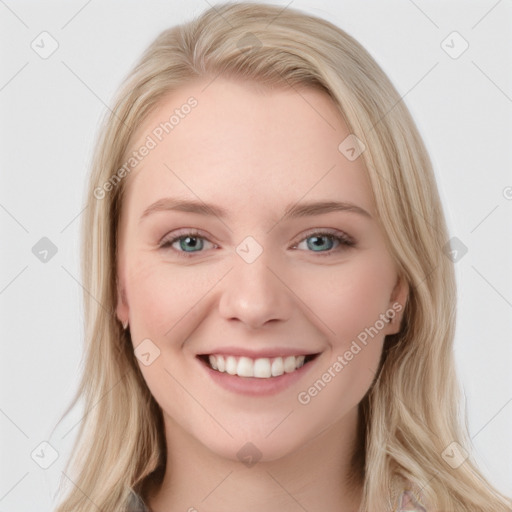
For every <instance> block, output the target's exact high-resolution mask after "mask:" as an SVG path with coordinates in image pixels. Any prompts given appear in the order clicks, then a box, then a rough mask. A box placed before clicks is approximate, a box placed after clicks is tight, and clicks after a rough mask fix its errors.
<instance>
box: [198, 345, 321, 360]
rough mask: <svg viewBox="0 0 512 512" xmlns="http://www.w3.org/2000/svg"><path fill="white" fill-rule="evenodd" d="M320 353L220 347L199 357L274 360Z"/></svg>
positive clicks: (299, 349)
mask: <svg viewBox="0 0 512 512" xmlns="http://www.w3.org/2000/svg"><path fill="white" fill-rule="evenodd" d="M319 352H320V351H319V350H318V351H311V350H305V349H301V348H293V347H291V348H290V347H283V348H279V347H271V348H266V349H260V350H251V349H248V348H240V347H219V348H215V349H211V350H209V351H208V352H200V353H198V354H197V355H198V356H205V355H212V354H214V355H224V356H235V357H250V358H251V359H259V358H269V359H270V358H272V357H279V356H284V357H288V356H312V355H315V354H318V353H319Z"/></svg>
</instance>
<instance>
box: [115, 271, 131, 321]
mask: <svg viewBox="0 0 512 512" xmlns="http://www.w3.org/2000/svg"><path fill="white" fill-rule="evenodd" d="M116 281H117V304H116V315H117V318H118V319H119V321H120V322H121V324H123V326H124V325H126V324H127V323H128V322H129V321H130V309H129V307H128V301H127V300H126V291H125V288H124V283H123V282H122V281H121V280H120V279H119V277H118V278H117V280H116Z"/></svg>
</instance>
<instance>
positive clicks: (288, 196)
mask: <svg viewBox="0 0 512 512" xmlns="http://www.w3.org/2000/svg"><path fill="white" fill-rule="evenodd" d="M349 135H350V132H349V130H348V128H347V126H346V124H345V123H344V121H343V118H342V115H341V114H340V113H339V111H338V110H337V108H336V106H335V104H334V103H333V101H332V100H331V98H330V97H329V96H328V95H327V94H326V93H324V92H322V91H319V90H316V89H300V90H298V89H293V88H284V87H281V88H276V89H269V88H264V87H261V86H257V85H255V84H252V83H248V82H241V81H235V80H229V79H224V78H217V79H214V80H213V81H198V82H196V83H192V84H189V85H187V86H184V87H182V88H181V89H178V90H177V91H173V92H172V93H170V94H168V95H167V96H166V97H165V98H163V99H162V100H161V101H160V102H159V104H158V105H157V107H156V108H155V110H154V111H153V112H152V113H151V115H150V116H149V117H148V118H147V119H146V120H145V122H144V124H143V125H142V126H141V127H140V128H139V129H138V131H137V134H136V137H134V141H135V142H134V143H133V144H132V146H131V148H130V154H131V152H132V151H138V152H139V153H141V152H140V151H139V150H140V149H141V148H142V147H143V146H147V147H150V148H151V149H150V150H149V151H143V152H144V153H145V156H143V157H141V156H140V154H139V158H140V163H138V165H137V167H136V168H135V169H134V170H133V171H132V172H131V174H130V175H129V176H128V178H127V183H126V185H127V193H126V194H125V202H126V203H127V204H125V205H124V206H125V207H126V206H127V205H128V204H129V205H131V206H128V208H130V209H134V210H137V212H138V213H139V214H140V213H141V211H142V210H143V209H144V208H145V207H147V205H148V204H150V203H151V202H153V201H156V200H158V199H161V198H162V197H165V196H180V197H187V198H191V199H196V200H197V199H199V200H204V201H206V202H210V203H215V204H219V205H223V206H224V207H225V208H226V209H228V210H229V209H232V210H233V211H235V212H237V211H241V210H246V211H247V210H248V209H253V208H254V209H256V208H257V207H259V211H262V210H264V211H268V212H269V213H270V210H276V209H277V210H279V205H281V204H289V203H292V202H295V201H299V200H301V198H304V200H308V201H312V200H317V199H321V200H349V201H351V202H353V203H356V204H359V205H360V206H361V207H362V208H365V209H367V210H368V211H371V210H372V200H371V190H370V186H369V182H368V179H367V176H366V170H365V167H364V163H363V160H362V158H357V159H356V160H349V159H347V158H346V156H345V154H344V153H342V152H341V151H340V150H339V145H340V143H342V141H344V140H345V139H346V138H347V136H349Z"/></svg>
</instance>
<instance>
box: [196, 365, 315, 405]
mask: <svg viewBox="0 0 512 512" xmlns="http://www.w3.org/2000/svg"><path fill="white" fill-rule="evenodd" d="M317 359H318V356H317V357H315V358H314V359H313V360H311V361H309V362H308V363H306V364H305V365H303V366H301V367H300V368H299V369H298V370H295V371H293V372H291V373H283V375H280V376H279V377H270V378H268V379H260V378H258V377H239V376H238V375H230V374H229V373H226V372H219V371H217V370H213V369H212V368H210V367H209V366H208V365H207V364H206V363H205V362H204V361H201V360H199V359H198V362H199V364H200V365H201V366H202V367H203V368H204V369H205V370H206V372H207V373H208V375H209V376H210V377H211V378H212V380H213V381H214V382H216V383H217V384H218V385H219V386H221V387H223V388H224V389H227V390H228V391H232V392H234V393H240V394H242V395H251V396H268V395H275V394H277V393H280V392H282V391H284V390H285V389H287V388H289V387H290V386H292V385H293V384H294V383H296V382H297V381H298V380H299V379H300V378H302V377H303V376H304V375H305V374H306V373H307V372H308V371H309V369H310V367H311V366H313V365H314V364H315V362H316V360H317Z"/></svg>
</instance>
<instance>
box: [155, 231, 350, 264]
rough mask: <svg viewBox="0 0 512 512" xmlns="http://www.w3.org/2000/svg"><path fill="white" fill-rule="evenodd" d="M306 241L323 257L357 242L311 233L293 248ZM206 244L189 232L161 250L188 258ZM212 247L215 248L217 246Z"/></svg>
mask: <svg viewBox="0 0 512 512" xmlns="http://www.w3.org/2000/svg"><path fill="white" fill-rule="evenodd" d="M309 240H311V242H309ZM304 241H305V242H306V247H307V249H309V250H310V252H315V253H321V254H322V256H324V255H325V256H329V255H332V254H334V253H335V252H338V251H341V250H343V249H348V248H350V247H353V246H355V241H354V240H353V239H352V238H351V237H349V236H348V235H345V234H344V233H341V232H338V231H336V232H330V231H322V232H313V233H310V234H309V235H308V236H307V237H306V238H303V239H302V240H301V241H300V242H299V243H298V244H295V245H294V246H293V247H292V248H293V249H295V248H297V247H299V246H300V245H301V244H302V243H303V242H304ZM205 242H207V243H210V244H211V242H209V241H208V240H207V239H206V238H205V237H204V236H201V234H200V233H199V232H198V231H187V232H184V233H182V234H180V235H178V236H175V237H174V238H171V239H169V240H164V241H163V242H162V243H161V245H160V248H161V249H169V248H171V249H173V250H174V252H176V253H178V254H179V256H183V257H185V258H186V257H191V256H192V255H193V253H201V252H204V251H203V249H204V246H205ZM175 244H177V247H174V246H175ZM212 245H213V246H214V247H215V244H212Z"/></svg>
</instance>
